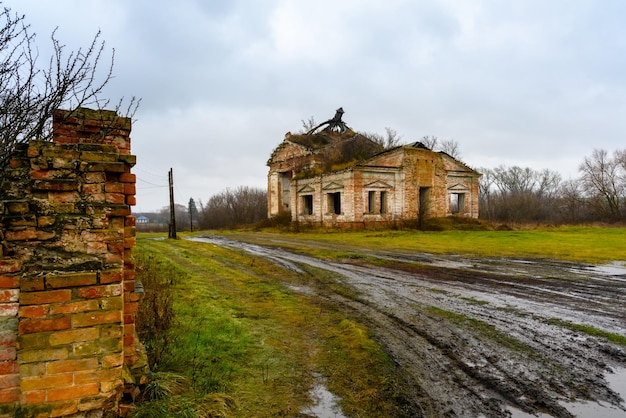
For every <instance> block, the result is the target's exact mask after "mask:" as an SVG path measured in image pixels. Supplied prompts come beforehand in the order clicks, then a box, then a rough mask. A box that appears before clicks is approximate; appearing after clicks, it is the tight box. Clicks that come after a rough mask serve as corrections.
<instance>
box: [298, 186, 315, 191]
mask: <svg viewBox="0 0 626 418" xmlns="http://www.w3.org/2000/svg"><path fill="white" fill-rule="evenodd" d="M314 191H315V188H314V187H312V186H311V185H310V184H307V185H305V186H302V187H301V188H299V189H298V193H313V192H314Z"/></svg>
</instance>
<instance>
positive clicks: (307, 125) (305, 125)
mask: <svg viewBox="0 0 626 418" xmlns="http://www.w3.org/2000/svg"><path fill="white" fill-rule="evenodd" d="M316 126H317V122H315V118H314V117H313V116H311V117H310V118H308V119H307V120H303V121H302V131H301V132H300V133H302V134H305V133H307V132H309V131H310V130H311V129H313V128H315V127H316Z"/></svg>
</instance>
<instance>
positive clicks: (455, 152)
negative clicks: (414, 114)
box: [420, 135, 461, 160]
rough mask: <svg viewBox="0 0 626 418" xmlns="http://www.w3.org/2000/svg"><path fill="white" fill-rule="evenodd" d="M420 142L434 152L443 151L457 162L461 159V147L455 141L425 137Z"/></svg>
mask: <svg viewBox="0 0 626 418" xmlns="http://www.w3.org/2000/svg"><path fill="white" fill-rule="evenodd" d="M420 142H421V143H422V144H424V146H426V148H429V149H431V150H433V151H441V152H445V153H446V154H448V155H449V156H450V157H452V158H455V159H457V160H460V159H461V147H460V146H459V143H458V142H457V141H456V140H454V139H444V140H441V141H440V140H439V138H437V137H436V136H432V135H431V136H428V135H425V136H423V137H422V138H421V139H420Z"/></svg>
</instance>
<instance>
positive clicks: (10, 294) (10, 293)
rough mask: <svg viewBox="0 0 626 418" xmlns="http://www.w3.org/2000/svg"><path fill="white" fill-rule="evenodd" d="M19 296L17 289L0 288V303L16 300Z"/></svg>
mask: <svg viewBox="0 0 626 418" xmlns="http://www.w3.org/2000/svg"><path fill="white" fill-rule="evenodd" d="M19 297H20V290H19V289H6V290H2V289H0V303H7V302H17V301H18V300H19Z"/></svg>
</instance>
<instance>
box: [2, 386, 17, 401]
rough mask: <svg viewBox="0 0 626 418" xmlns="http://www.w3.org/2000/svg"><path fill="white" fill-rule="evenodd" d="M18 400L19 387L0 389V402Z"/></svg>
mask: <svg viewBox="0 0 626 418" xmlns="http://www.w3.org/2000/svg"><path fill="white" fill-rule="evenodd" d="M19 400H20V388H19V387H17V388H10V389H3V390H0V404H7V403H12V402H17V401H19Z"/></svg>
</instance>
